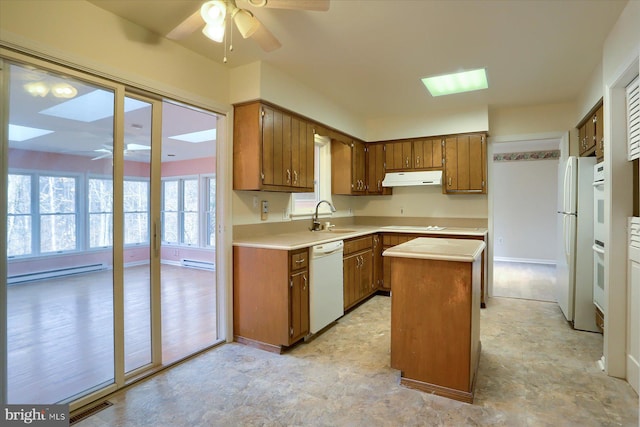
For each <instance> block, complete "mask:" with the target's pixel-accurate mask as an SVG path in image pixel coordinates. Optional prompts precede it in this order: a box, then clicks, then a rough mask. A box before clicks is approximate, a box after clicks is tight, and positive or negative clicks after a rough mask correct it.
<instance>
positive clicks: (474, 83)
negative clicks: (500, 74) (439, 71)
mask: <svg viewBox="0 0 640 427" xmlns="http://www.w3.org/2000/svg"><path fill="white" fill-rule="evenodd" d="M422 83H424V85H425V86H426V87H427V89H428V90H429V92H430V93H431V96H442V95H451V94H454V93H462V92H471V91H474V90H481V89H487V88H488V87H489V83H487V73H486V71H485V69H484V68H478V69H477V70H471V71H462V72H459V73H453V74H443V75H441V76H433V77H424V78H423V79H422Z"/></svg>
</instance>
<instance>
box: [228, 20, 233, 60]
mask: <svg viewBox="0 0 640 427" xmlns="http://www.w3.org/2000/svg"><path fill="white" fill-rule="evenodd" d="M232 21H233V19H229V52H233V22H232Z"/></svg>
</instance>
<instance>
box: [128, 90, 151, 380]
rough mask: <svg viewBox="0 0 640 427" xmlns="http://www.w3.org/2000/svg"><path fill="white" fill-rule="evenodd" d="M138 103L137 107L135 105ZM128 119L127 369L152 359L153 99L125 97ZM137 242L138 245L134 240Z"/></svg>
mask: <svg viewBox="0 0 640 427" xmlns="http://www.w3.org/2000/svg"><path fill="white" fill-rule="evenodd" d="M133 107H135V108H133ZM129 108H133V109H132V110H131V111H128V112H127V114H126V115H125V119H124V122H125V123H124V129H125V135H124V142H125V147H124V170H125V175H126V176H125V178H124V182H123V210H124V244H125V249H124V259H125V265H124V267H125V268H124V370H125V372H131V371H132V370H134V369H137V368H141V367H143V366H145V365H148V364H150V363H151V275H150V272H151V271H150V268H151V248H150V246H149V181H150V177H151V119H152V113H153V107H152V105H151V103H149V102H146V101H143V100H140V99H136V98H132V97H125V110H129ZM134 245H135V246H134Z"/></svg>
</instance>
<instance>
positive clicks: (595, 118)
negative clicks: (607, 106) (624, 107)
mask: <svg viewBox="0 0 640 427" xmlns="http://www.w3.org/2000/svg"><path fill="white" fill-rule="evenodd" d="M577 127H578V149H579V154H580V156H583V157H586V156H596V158H597V159H598V161H602V160H603V159H604V117H603V104H602V100H600V101H599V102H598V103H597V104H596V105H595V106H594V107H593V108H592V109H591V111H589V113H588V114H587V115H586V116H585V117H584V118H583V119H582V120H581V121H580V123H579V124H578V126H577Z"/></svg>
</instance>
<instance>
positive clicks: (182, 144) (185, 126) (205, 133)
mask: <svg viewBox="0 0 640 427" xmlns="http://www.w3.org/2000/svg"><path fill="white" fill-rule="evenodd" d="M217 124H218V123H217V116H216V115H215V114H213V113H209V112H205V111H201V110H197V109H194V108H190V107H186V106H183V105H177V104H173V103H169V102H164V103H163V109H162V197H161V199H162V208H161V209H162V210H161V212H162V249H161V262H162V268H161V270H162V275H161V300H162V304H161V307H162V362H163V363H164V364H167V363H171V362H175V361H177V360H180V359H182V358H184V357H186V356H188V355H190V354H193V353H195V352H197V351H200V350H202V349H204V348H207V347H209V346H211V345H213V344H214V343H215V342H216V341H217V321H216V272H215V259H216V256H215V251H216V232H215V216H216V139H217V132H216V131H217Z"/></svg>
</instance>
